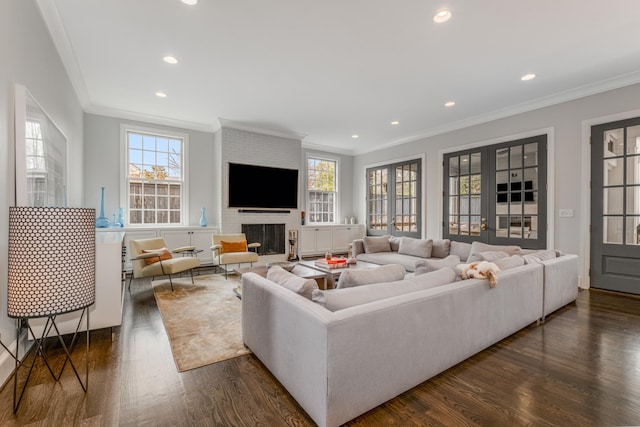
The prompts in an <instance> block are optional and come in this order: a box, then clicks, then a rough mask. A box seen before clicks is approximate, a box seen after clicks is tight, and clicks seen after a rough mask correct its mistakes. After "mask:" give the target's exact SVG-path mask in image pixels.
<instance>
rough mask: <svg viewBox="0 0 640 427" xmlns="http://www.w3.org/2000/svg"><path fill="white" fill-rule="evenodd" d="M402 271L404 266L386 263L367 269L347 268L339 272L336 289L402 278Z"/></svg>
mask: <svg viewBox="0 0 640 427" xmlns="http://www.w3.org/2000/svg"><path fill="white" fill-rule="evenodd" d="M404 273H405V271H404V267H403V266H401V265H398V264H387V265H383V266H380V267H378V268H369V269H353V270H352V269H347V270H345V271H343V272H342V273H340V278H339V279H338V284H337V286H336V289H344V288H353V287H355V286H362V285H370V284H372V283H385V282H394V281H396V280H402V279H403V278H404Z"/></svg>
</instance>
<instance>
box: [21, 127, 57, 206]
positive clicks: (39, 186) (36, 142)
mask: <svg viewBox="0 0 640 427" xmlns="http://www.w3.org/2000/svg"><path fill="white" fill-rule="evenodd" d="M25 137H26V138H25V140H26V147H25V154H26V158H27V200H28V201H29V206H36V207H44V206H45V204H46V202H45V201H46V200H47V157H46V154H45V146H44V137H43V135H42V127H41V126H40V123H39V122H37V121H33V120H27V126H26V134H25ZM51 172H52V173H55V172H56V171H51ZM58 173H61V171H58Z"/></svg>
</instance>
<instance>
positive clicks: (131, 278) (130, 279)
mask: <svg viewBox="0 0 640 427" xmlns="http://www.w3.org/2000/svg"><path fill="white" fill-rule="evenodd" d="M132 280H133V271H132V272H131V277H130V278H129V291H131V281H132Z"/></svg>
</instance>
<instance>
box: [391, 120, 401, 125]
mask: <svg viewBox="0 0 640 427" xmlns="http://www.w3.org/2000/svg"><path fill="white" fill-rule="evenodd" d="M391 124H392V125H393V126H397V125H399V124H400V122H399V121H397V120H394V121H392V122H391Z"/></svg>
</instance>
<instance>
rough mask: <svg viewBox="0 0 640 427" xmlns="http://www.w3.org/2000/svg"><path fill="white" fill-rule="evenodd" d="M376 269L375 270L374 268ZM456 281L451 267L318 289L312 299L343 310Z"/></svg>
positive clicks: (335, 309) (331, 308) (333, 308)
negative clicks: (383, 279)
mask: <svg viewBox="0 0 640 427" xmlns="http://www.w3.org/2000/svg"><path fill="white" fill-rule="evenodd" d="M374 271H375V270H374ZM455 281H456V273H455V271H453V270H452V269H450V268H443V269H441V270H438V271H433V272H431V273H427V274H423V275H422V276H420V277H414V278H412V279H404V280H398V281H396V282H389V283H375V284H373V285H368V286H357V287H355V288H346V289H328V290H321V289H316V290H314V291H313V296H312V298H311V300H312V301H313V302H315V303H317V304H320V305H322V306H323V307H324V308H326V309H327V310H330V311H337V310H342V309H345V308H348V307H353V306H356V305H360V304H366V303H369V302H372V301H378V300H382V299H386V298H391V297H394V296H397V295H403V294H407V293H411V292H418V291H422V290H425V289H429V288H433V287H436V286H440V285H446V284H447V283H453V282H455Z"/></svg>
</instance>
